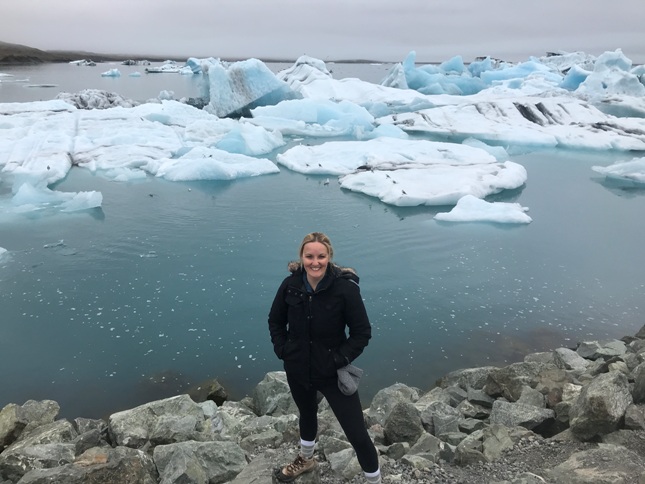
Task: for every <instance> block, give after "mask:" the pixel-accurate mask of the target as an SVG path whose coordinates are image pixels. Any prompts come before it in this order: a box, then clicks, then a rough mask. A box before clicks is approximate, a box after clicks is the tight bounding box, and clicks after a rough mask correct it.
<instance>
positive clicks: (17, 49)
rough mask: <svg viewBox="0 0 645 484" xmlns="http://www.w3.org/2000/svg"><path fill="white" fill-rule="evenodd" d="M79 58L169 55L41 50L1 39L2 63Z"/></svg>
mask: <svg viewBox="0 0 645 484" xmlns="http://www.w3.org/2000/svg"><path fill="white" fill-rule="evenodd" d="M79 59H88V60H89V59H91V60H93V61H94V62H106V61H123V60H127V59H139V60H140V59H147V60H150V61H164V60H167V59H169V58H168V57H163V58H162V57H159V56H129V55H125V54H99V53H96V52H85V51H80V50H79V51H66V50H40V49H36V48H34V47H28V46H26V45H21V44H11V43H9V42H2V41H0V65H32V64H43V63H46V62H71V61H75V60H79Z"/></svg>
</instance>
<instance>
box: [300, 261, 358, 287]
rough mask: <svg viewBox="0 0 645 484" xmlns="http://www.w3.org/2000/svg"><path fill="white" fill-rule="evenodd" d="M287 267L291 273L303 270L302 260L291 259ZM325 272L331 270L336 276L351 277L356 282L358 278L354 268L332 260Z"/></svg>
mask: <svg viewBox="0 0 645 484" xmlns="http://www.w3.org/2000/svg"><path fill="white" fill-rule="evenodd" d="M287 268H288V269H289V272H291V273H292V274H295V273H296V272H299V271H303V270H304V268H303V267H302V262H300V261H299V260H292V261H291V262H289V264H288V265H287ZM327 272H331V273H332V274H334V275H335V276H336V277H344V278H346V279H351V280H353V281H354V282H356V283H357V284H358V280H359V278H358V274H357V273H356V270H354V269H353V268H351V267H343V266H339V265H338V264H334V263H333V262H330V263H329V266H328V267H327Z"/></svg>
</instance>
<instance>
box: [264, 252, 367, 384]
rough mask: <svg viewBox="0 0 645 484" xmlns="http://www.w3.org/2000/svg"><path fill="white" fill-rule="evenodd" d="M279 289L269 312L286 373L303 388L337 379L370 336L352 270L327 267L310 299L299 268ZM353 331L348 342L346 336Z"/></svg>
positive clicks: (296, 265)
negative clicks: (339, 372) (337, 371)
mask: <svg viewBox="0 0 645 484" xmlns="http://www.w3.org/2000/svg"><path fill="white" fill-rule="evenodd" d="M289 269H290V270H291V272H292V274H291V275H290V276H288V277H287V278H286V279H285V280H284V281H282V284H281V285H280V288H279V289H278V292H277V294H276V296H275V299H274V300H273V304H272V306H271V311H270V312H269V332H270V334H271V342H272V343H273V350H274V351H275V354H276V355H277V356H278V358H280V359H281V360H283V362H284V370H285V371H286V372H287V374H288V375H289V376H290V377H292V378H294V379H296V381H298V382H299V383H301V384H302V385H304V386H309V385H310V383H311V382H312V381H313V382H316V381H321V380H330V379H335V378H337V374H336V370H337V369H338V368H340V367H342V366H345V365H347V364H348V363H350V362H352V361H353V360H354V359H356V358H357V357H358V356H359V355H360V354H361V353H362V352H363V349H364V348H365V347H366V346H367V343H368V341H369V339H370V338H371V335H372V328H371V326H370V322H369V319H368V317H367V312H366V311H365V305H364V304H363V299H362V298H361V293H360V288H359V287H358V280H359V279H358V276H357V275H356V273H355V272H354V271H353V270H352V269H348V268H342V267H339V266H337V265H335V264H329V266H328V267H327V273H326V274H325V277H324V278H323V280H322V281H320V283H319V284H318V286H317V287H316V291H315V292H314V293H313V294H308V293H307V290H306V287H305V283H304V280H303V273H304V269H303V268H302V266H301V265H300V264H299V263H291V264H289ZM346 328H347V329H349V337H348V335H347V333H346Z"/></svg>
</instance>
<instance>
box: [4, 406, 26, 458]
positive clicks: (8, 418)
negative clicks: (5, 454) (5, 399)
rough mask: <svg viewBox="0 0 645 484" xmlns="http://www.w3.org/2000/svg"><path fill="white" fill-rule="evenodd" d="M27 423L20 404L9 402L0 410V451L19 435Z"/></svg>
mask: <svg viewBox="0 0 645 484" xmlns="http://www.w3.org/2000/svg"><path fill="white" fill-rule="evenodd" d="M28 423H29V422H28V421H27V419H26V418H25V415H24V414H23V412H22V408H21V407H20V405H16V404H15V403H10V404H8V405H5V407H4V408H3V409H2V410H0V452H1V451H2V450H3V449H4V448H5V447H7V446H9V445H11V444H12V443H13V442H15V441H16V440H17V439H18V437H20V434H21V433H22V431H23V430H24V428H25V427H26V426H27V424H28Z"/></svg>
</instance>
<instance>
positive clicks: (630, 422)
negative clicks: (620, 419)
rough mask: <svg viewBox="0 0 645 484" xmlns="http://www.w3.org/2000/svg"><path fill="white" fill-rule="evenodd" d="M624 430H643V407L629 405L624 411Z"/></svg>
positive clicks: (644, 408)
mask: <svg viewBox="0 0 645 484" xmlns="http://www.w3.org/2000/svg"><path fill="white" fill-rule="evenodd" d="M625 428H626V429H628V430H645V405H630V406H629V407H627V410H625Z"/></svg>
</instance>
